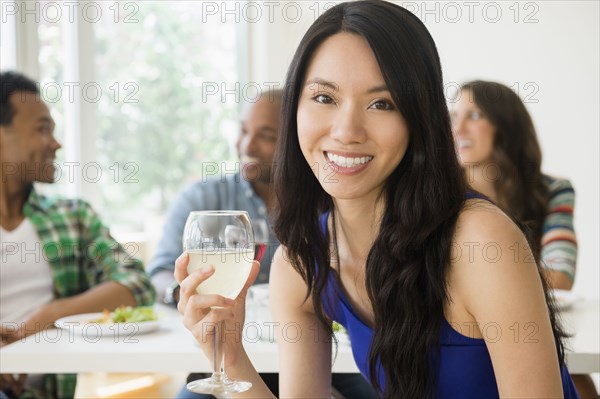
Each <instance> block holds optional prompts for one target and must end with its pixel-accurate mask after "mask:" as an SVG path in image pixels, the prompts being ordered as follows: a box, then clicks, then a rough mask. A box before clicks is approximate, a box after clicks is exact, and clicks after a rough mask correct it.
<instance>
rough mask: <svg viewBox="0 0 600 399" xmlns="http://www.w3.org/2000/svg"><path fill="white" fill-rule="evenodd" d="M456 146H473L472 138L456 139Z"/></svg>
mask: <svg viewBox="0 0 600 399" xmlns="http://www.w3.org/2000/svg"><path fill="white" fill-rule="evenodd" d="M456 144H457V145H458V148H468V147H472V146H473V140H457V141H456Z"/></svg>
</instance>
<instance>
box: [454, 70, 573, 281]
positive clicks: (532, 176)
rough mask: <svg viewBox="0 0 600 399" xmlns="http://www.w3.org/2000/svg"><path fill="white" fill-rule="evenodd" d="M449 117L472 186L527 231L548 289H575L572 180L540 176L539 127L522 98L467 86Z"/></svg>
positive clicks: (501, 89)
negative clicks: (537, 128) (540, 261)
mask: <svg viewBox="0 0 600 399" xmlns="http://www.w3.org/2000/svg"><path fill="white" fill-rule="evenodd" d="M451 117H452V125H453V132H454V138H455V143H456V149H457V152H458V155H459V159H460V161H461V163H462V165H463V168H464V170H465V177H466V178H467V181H468V183H469V184H470V185H471V186H472V187H473V188H474V189H475V190H477V191H479V192H480V193H482V194H484V195H486V196H487V197H488V198H490V199H491V200H492V201H494V202H495V203H496V204H497V205H499V206H500V207H501V208H502V209H503V210H504V211H505V212H506V213H508V214H510V215H511V216H513V217H514V218H515V219H517V220H518V221H519V222H521V223H523V224H524V225H525V226H526V227H527V228H528V229H529V232H530V236H531V239H532V242H533V244H534V245H537V248H535V247H534V248H533V249H534V251H537V252H538V254H540V255H541V260H542V266H543V268H544V271H545V275H546V277H547V278H548V280H549V283H550V286H551V287H552V288H560V289H566V290H569V289H571V287H572V286H573V281H574V279H575V271H576V262H577V239H576V236H575V229H574V227H573V207H574V205H575V192H574V190H573V186H572V185H571V183H570V182H569V180H567V179H564V178H557V177H552V176H549V175H546V174H543V173H542V171H541V165H542V152H541V149H540V145H539V143H538V139H537V136H536V132H535V128H534V126H533V122H532V120H531V117H530V115H529V113H528V112H527V109H526V108H525V105H524V104H523V102H522V101H521V99H520V98H519V96H517V94H515V93H514V92H513V91H512V90H511V89H510V88H508V87H506V86H504V85H502V84H500V83H495V82H486V81H474V82H469V83H466V84H464V85H463V86H462V89H461V91H460V94H459V99H458V101H457V102H456V103H455V104H454V106H453V107H452V111H451ZM515 251H516V253H517V254H518V253H519V250H518V249H515ZM521 252H522V251H521Z"/></svg>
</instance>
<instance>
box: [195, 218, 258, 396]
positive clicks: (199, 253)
mask: <svg viewBox="0 0 600 399" xmlns="http://www.w3.org/2000/svg"><path fill="white" fill-rule="evenodd" d="M183 250H184V251H185V252H187V253H188V254H189V264H188V273H192V272H193V271H195V270H197V269H199V268H201V267H204V266H211V265H212V266H213V267H214V269H215V272H214V274H213V275H212V276H210V277H209V278H208V279H206V280H205V281H204V282H202V283H201V284H200V285H199V286H198V289H197V291H198V293H199V294H201V295H213V294H216V295H221V296H224V297H226V298H229V299H235V298H237V296H238V295H239V293H240V291H241V290H242V288H244V284H245V283H246V281H247V280H248V276H249V275H250V271H251V270H252V261H253V259H254V233H253V230H252V224H251V221H250V217H249V216H248V213H247V212H244V211H199V212H190V215H189V216H188V219H187V221H186V224H185V229H184V231H183ZM223 327H224V325H223V322H220V323H217V325H216V326H214V328H215V330H214V347H213V374H212V376H211V377H209V378H205V379H202V380H196V381H192V382H190V383H189V384H187V389H188V390H190V391H192V392H195V393H206V394H217V395H227V394H231V393H235V392H244V391H247V390H248V389H250V388H251V387H252V384H251V383H250V382H247V381H241V380H237V379H233V378H229V377H228V376H227V374H226V373H225V369H224V357H225V353H224V351H223V350H222V346H223V345H222V342H221V340H222V336H223V335H224V334H220V331H224V330H223Z"/></svg>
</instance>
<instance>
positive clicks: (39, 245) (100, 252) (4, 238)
mask: <svg viewBox="0 0 600 399" xmlns="http://www.w3.org/2000/svg"><path fill="white" fill-rule="evenodd" d="M53 132H54V121H53V119H52V117H51V116H50V112H49V110H48V107H47V106H46V105H45V103H44V102H43V101H42V100H40V97H39V90H38V88H37V85H36V84H35V82H33V81H31V80H30V79H28V78H27V77H25V76H23V75H21V74H17V73H12V72H3V73H1V74H0V156H1V159H0V162H1V167H2V181H1V182H0V233H1V236H0V243H1V244H2V245H1V247H0V255H1V257H2V263H1V266H2V268H1V269H0V272H1V277H2V278H1V279H0V284H1V285H0V288H1V289H0V300H1V302H0V322H1V323H7V322H12V324H13V325H14V323H18V325H19V326H21V328H20V329H19V330H18V331H16V332H15V331H14V329H12V330H10V331H9V330H8V329H6V328H4V327H3V328H2V330H1V331H0V338H1V341H0V345H5V344H9V343H11V342H14V341H16V340H19V339H21V338H22V337H24V336H25V335H29V334H32V333H34V332H35V331H39V330H40V329H43V328H47V327H49V326H52V325H53V323H54V321H56V320H57V319H59V318H61V317H64V316H68V315H73V314H79V313H88V312H97V311H102V310H103V309H114V308H116V307H118V306H121V305H130V306H139V305H151V304H153V303H154V299H155V293H154V290H153V288H152V284H151V283H150V280H149V278H148V276H147V275H146V273H145V272H144V267H143V265H142V263H141V262H140V261H139V260H137V259H135V258H132V257H131V256H130V255H129V254H128V253H127V252H126V251H125V250H124V248H123V247H122V246H121V245H120V244H119V243H117V242H116V241H115V240H114V239H113V238H112V237H111V235H110V233H109V231H108V229H107V228H106V227H105V226H104V225H103V224H102V222H101V220H100V218H99V217H98V215H97V214H96V213H95V212H94V211H93V210H92V208H91V207H90V205H89V204H88V203H86V202H85V201H82V200H64V199H53V198H48V197H44V196H41V195H39V194H38V193H36V191H35V189H34V188H33V183H34V182H44V183H52V182H54V174H55V169H54V168H55V166H54V159H55V153H56V151H57V150H58V149H59V148H60V144H59V143H58V142H57V141H56V139H55V138H54V135H53ZM16 237H21V239H18V238H16ZM27 245H28V246H27ZM32 245H33V248H36V249H37V251H33V252H36V253H34V254H33V255H34V256H29V257H28V255H32V249H31V248H32V247H31V246H32ZM35 255H37V256H35ZM31 258H35V259H33V260H31ZM44 279H45V280H44ZM33 282H34V283H33ZM36 302H37V303H36ZM90 361H93V360H92V359H90ZM75 377H76V376H75V375H72V374H71V375H46V376H32V377H31V378H28V377H27V376H20V377H16V376H12V375H0V398H3V397H7V396H12V397H56V398H69V397H73V395H74V391H75ZM36 378H37V379H36Z"/></svg>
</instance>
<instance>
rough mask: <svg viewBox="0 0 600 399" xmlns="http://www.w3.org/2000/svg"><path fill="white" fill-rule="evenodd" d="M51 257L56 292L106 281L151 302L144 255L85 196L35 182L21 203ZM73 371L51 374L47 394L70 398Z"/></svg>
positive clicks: (142, 302) (63, 294)
mask: <svg viewBox="0 0 600 399" xmlns="http://www.w3.org/2000/svg"><path fill="white" fill-rule="evenodd" d="M23 213H24V214H25V217H27V218H28V219H30V220H31V223H32V224H33V226H34V227H35V229H36V231H37V233H38V237H39V239H40V242H41V249H42V253H43V254H44V256H45V259H47V260H48V263H50V267H51V269H52V279H53V284H54V297H55V298H57V299H58V298H65V297H72V296H75V295H78V294H81V293H82V292H85V291H86V290H88V289H90V288H91V287H94V286H97V285H99V284H101V283H104V282H107V281H116V282H118V283H119V284H122V285H124V286H125V287H127V288H128V289H129V290H130V291H131V293H132V294H133V296H134V297H135V300H136V302H137V304H138V305H140V306H142V305H152V304H153V303H154V299H155V292H154V289H153V287H152V284H151V283H150V279H149V278H148V276H147V275H146V273H145V272H144V266H143V264H142V262H141V261H139V260H138V259H135V258H133V257H131V256H130V255H129V254H128V253H127V252H126V251H125V249H124V248H123V247H122V246H121V245H120V244H119V243H118V242H117V241H115V239H114V238H112V237H111V235H110V233H109V231H108V228H106V227H105V226H104V225H103V224H102V222H101V220H100V218H99V217H98V214H96V212H94V210H93V209H92V207H91V206H90V205H89V204H88V203H87V202H85V201H82V200H65V199H54V198H48V197H44V196H41V195H38V194H37V193H36V192H35V190H34V189H33V188H32V189H31V193H30V194H29V198H28V200H27V202H26V203H25V206H24V208H23ZM75 383H76V375H75V374H61V375H47V376H46V377H45V378H44V388H45V391H46V392H45V395H48V397H54V398H70V397H73V395H74V393H75Z"/></svg>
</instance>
